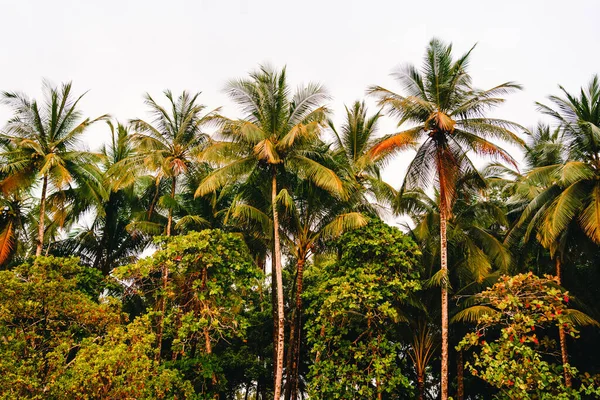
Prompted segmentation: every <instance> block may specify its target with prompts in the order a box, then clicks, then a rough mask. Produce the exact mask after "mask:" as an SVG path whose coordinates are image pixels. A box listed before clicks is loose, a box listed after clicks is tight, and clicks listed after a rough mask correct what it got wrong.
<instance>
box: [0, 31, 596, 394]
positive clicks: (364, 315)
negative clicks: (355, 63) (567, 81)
mask: <svg viewBox="0 0 600 400" xmlns="http://www.w3.org/2000/svg"><path fill="white" fill-rule="evenodd" d="M473 50H474V49H471V50H470V51H468V52H467V53H466V54H464V55H461V56H459V57H456V56H455V54H454V53H453V50H452V46H451V45H450V44H447V43H444V42H443V41H441V40H438V39H433V40H432V41H431V42H430V43H429V45H428V46H427V49H426V51H425V57H424V60H423V64H422V66H420V67H418V66H414V65H412V64H408V63H407V64H405V65H404V66H403V67H402V68H400V69H398V70H396V71H395V72H394V73H393V76H394V77H395V78H396V79H397V81H398V82H399V84H400V85H399V88H398V90H397V91H392V90H389V89H385V88H383V87H380V86H372V87H370V88H368V90H367V92H366V93H367V101H370V100H374V101H376V102H377V104H378V108H377V109H376V110H369V109H368V107H367V102H366V101H356V102H355V103H354V104H351V105H348V106H347V107H346V109H345V114H344V115H343V117H344V121H343V122H342V123H341V124H336V123H335V122H334V116H333V114H332V112H331V109H330V108H328V103H330V102H331V96H330V94H329V93H328V92H327V91H326V90H325V88H324V87H323V86H322V85H320V84H318V83H308V84H305V85H300V86H293V85H292V84H291V83H290V82H289V80H288V76H287V72H286V69H285V68H282V69H276V68H272V67H270V66H260V67H259V68H257V69H256V70H255V71H253V72H251V73H250V74H249V76H248V77H247V78H241V79H235V80H232V81H230V82H229V83H228V84H227V85H226V86H225V92H226V93H227V94H228V95H229V96H230V98H231V99H232V100H233V102H234V103H235V104H236V105H237V106H238V107H239V110H240V116H239V117H232V116H226V115H223V113H222V112H221V109H220V108H218V107H217V108H214V109H212V110H211V111H207V107H206V106H205V105H203V104H201V102H200V99H201V94H200V93H190V92H187V91H183V92H182V93H181V94H173V93H172V92H171V91H169V90H165V91H164V93H163V94H164V101H163V100H162V97H161V98H155V97H152V96H151V95H150V94H146V95H145V98H144V99H145V103H146V105H147V107H148V109H149V112H150V114H149V116H150V118H148V119H144V118H134V119H131V120H130V121H128V122H127V123H119V122H117V121H115V120H113V119H112V118H111V116H110V115H108V114H107V115H102V116H100V117H97V118H86V117H84V113H83V111H82V110H81V109H80V106H79V104H80V99H81V97H82V96H78V95H76V94H74V92H73V89H72V85H71V83H66V84H62V85H60V86H57V87H55V86H53V85H52V84H50V83H48V82H44V84H43V98H42V99H38V100H34V99H30V98H29V97H28V96H27V95H25V94H23V93H19V92H3V93H2V95H1V102H2V104H3V105H4V106H6V108H7V110H9V111H10V112H11V113H12V116H11V117H10V119H9V120H8V121H6V123H5V124H4V125H3V127H2V129H1V131H0V202H1V206H2V209H1V210H0V398H2V399H14V398H31V399H41V398H49V399H96V398H97V399H124V398H135V399H232V400H233V399H236V400H238V399H244V400H249V399H252V400H258V399H261V400H269V399H278V400H279V399H280V398H282V397H283V398H284V399H285V400H297V399H299V398H303V399H304V398H311V399H312V398H314V399H363V398H364V399H398V398H419V399H438V398H440V399H443V400H446V399H448V398H453V399H455V400H456V399H460V400H463V399H487V398H506V399H545V398H559V399H576V398H594V397H599V396H600V386H599V385H600V363H598V361H597V359H598V358H599V357H600V348H598V346H596V343H597V341H598V340H599V339H600V324H599V323H598V322H597V321H599V320H600V308H599V307H598V305H597V304H598V302H597V299H598V298H599V295H600V293H599V291H600V289H599V288H600V270H599V269H598V266H600V81H599V79H598V77H597V76H594V77H592V79H591V80H590V81H589V83H588V84H586V85H584V86H583V87H582V88H581V90H580V91H579V92H577V93H572V92H569V91H568V90H567V89H565V88H563V87H560V91H561V94H560V95H551V96H549V98H548V100H547V101H544V100H542V99H540V102H539V103H537V107H538V109H539V111H540V113H541V114H540V117H541V118H545V121H544V122H540V124H539V125H538V126H536V127H535V128H532V129H527V128H524V127H522V126H521V125H520V124H519V123H518V121H511V120H510V119H509V118H507V119H503V118H499V117H497V115H498V113H500V112H501V110H497V109H496V108H497V107H498V106H500V105H501V104H502V103H504V102H505V101H506V99H505V97H506V96H507V95H509V94H510V93H511V92H514V91H516V90H520V89H521V85H519V84H517V83H515V82H510V81H509V82H505V83H501V84H499V85H497V86H495V87H492V88H490V89H479V88H478V87H476V86H474V84H473V82H472V78H471V75H470V74H469V61H470V59H471V57H472V54H473ZM294 87H295V89H294ZM386 118H389V119H391V120H393V121H394V122H397V127H398V129H397V131H396V132H384V131H383V130H382V129H381V122H382V121H383V120H384V119H386ZM91 125H95V128H94V129H100V128H99V127H101V126H106V128H104V129H106V132H107V134H108V135H110V136H109V137H110V140H109V141H108V142H107V143H106V144H105V145H104V146H103V147H102V148H100V149H98V150H96V151H94V150H93V149H88V148H86V146H85V145H84V143H83V138H84V137H85V134H86V132H87V131H88V129H89V127H90V126H91ZM507 145H510V146H511V148H513V149H514V148H519V150H515V152H517V153H519V152H521V154H522V155H523V162H522V163H519V162H518V161H517V159H519V158H520V157H519V156H520V155H521V154H512V155H511V154H509V152H508V151H506V150H505V149H504V148H503V146H507ZM399 153H402V156H403V157H409V156H410V157H411V160H410V163H409V165H408V168H407V170H406V171H394V172H396V173H398V174H402V175H403V176H404V179H403V183H402V185H401V186H400V187H398V188H394V187H393V186H391V185H390V184H388V183H386V182H385V181H384V180H383V178H382V176H383V175H382V172H383V171H384V169H385V168H391V167H389V166H388V164H389V162H390V161H391V160H392V159H393V157H395V156H396V155H398V154H399ZM395 217H402V221H403V223H402V225H401V226H400V227H397V226H394V225H396V224H393V223H391V221H392V220H393V218H395ZM386 221H387V222H386ZM440 294H441V295H440Z"/></svg>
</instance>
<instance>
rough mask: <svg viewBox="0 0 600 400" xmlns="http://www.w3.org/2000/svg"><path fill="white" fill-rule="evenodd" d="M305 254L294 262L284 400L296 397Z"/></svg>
mask: <svg viewBox="0 0 600 400" xmlns="http://www.w3.org/2000/svg"><path fill="white" fill-rule="evenodd" d="M305 258H306V256H305V255H304V253H303V252H301V253H300V254H299V257H298V261H297V263H296V308H295V309H294V315H293V318H292V326H291V328H290V344H289V346H288V362H287V368H286V374H287V377H288V378H287V379H288V381H287V382H286V389H285V396H284V398H285V399H286V400H297V399H298V382H299V376H300V373H299V369H300V344H301V340H302V291H303V282H304V264H305V263H306V260H305Z"/></svg>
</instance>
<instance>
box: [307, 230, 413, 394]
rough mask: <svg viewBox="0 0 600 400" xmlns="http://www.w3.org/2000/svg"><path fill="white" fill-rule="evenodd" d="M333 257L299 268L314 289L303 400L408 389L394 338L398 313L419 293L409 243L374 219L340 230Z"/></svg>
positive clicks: (402, 318) (310, 293) (400, 318)
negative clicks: (311, 360)
mask: <svg viewBox="0 0 600 400" xmlns="http://www.w3.org/2000/svg"><path fill="white" fill-rule="evenodd" d="M334 247H335V249H336V250H337V251H338V254H339V255H340V256H339V259H337V260H331V261H330V262H327V263H325V264H323V265H317V266H315V267H313V268H311V269H309V270H308V271H307V276H308V277H309V278H308V279H315V280H316V284H315V285H314V286H313V287H312V289H311V290H310V291H308V292H307V295H306V297H307V298H308V299H309V300H310V306H309V313H310V314H312V316H311V318H309V322H308V327H307V330H308V342H309V345H310V346H311V347H312V348H311V352H312V355H313V356H314V357H315V361H314V364H313V365H312V367H311V371H310V378H311V381H310V388H309V393H310V395H311V398H316V399H331V398H336V399H355V398H375V397H376V396H377V393H378V392H380V393H388V394H389V395H390V396H392V397H394V396H397V395H398V393H406V390H409V393H410V390H411V383H410V381H409V380H408V378H407V377H406V376H405V375H404V374H403V371H402V363H401V362H400V360H399V359H398V352H399V350H400V348H401V346H402V344H401V343H399V342H398V341H397V340H395V337H394V332H395V331H396V329H395V328H396V325H397V324H399V323H402V322H404V321H406V317H405V315H404V313H403V308H405V307H406V303H408V302H409V301H410V299H411V297H412V296H413V295H414V293H415V292H416V291H418V290H419V289H420V283H419V273H418V271H417V268H416V260H417V258H416V257H417V256H418V255H419V251H418V249H417V247H416V245H415V244H414V243H413V242H412V241H411V240H410V239H409V238H408V237H407V236H405V235H403V234H402V233H401V232H400V231H399V230H398V229H395V228H392V227H389V226H387V225H386V224H384V223H383V222H381V221H372V222H370V223H369V224H368V225H367V226H366V227H364V228H361V229H357V230H353V231H350V232H347V233H345V234H343V235H342V236H341V238H340V239H339V240H338V241H337V242H336V243H335V245H334Z"/></svg>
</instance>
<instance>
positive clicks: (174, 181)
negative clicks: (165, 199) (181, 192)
mask: <svg viewBox="0 0 600 400" xmlns="http://www.w3.org/2000/svg"><path fill="white" fill-rule="evenodd" d="M176 185H177V177H175V176H174V177H173V182H172V183H171V199H172V201H173V202H174V201H175V190H176V188H177V186H176ZM172 224H173V206H172V205H171V207H169V218H168V219H167V236H171V225H172Z"/></svg>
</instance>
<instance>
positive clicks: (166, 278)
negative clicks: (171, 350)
mask: <svg viewBox="0 0 600 400" xmlns="http://www.w3.org/2000/svg"><path fill="white" fill-rule="evenodd" d="M176 183H177V182H176V181H175V177H173V183H172V184H171V195H172V196H173V198H175V189H176ZM157 193H158V189H157ZM172 212H173V208H172V207H171V208H169V219H168V222H167V236H171V221H172V220H173V217H172ZM168 284H169V269H168V268H167V266H166V264H165V265H163V270H162V289H163V297H162V299H161V302H160V317H159V318H160V319H159V322H158V334H157V335H156V341H157V343H158V355H157V360H158V359H160V353H161V347H162V339H163V332H164V330H165V310H166V305H167V285H168ZM209 345H210V343H209Z"/></svg>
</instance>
